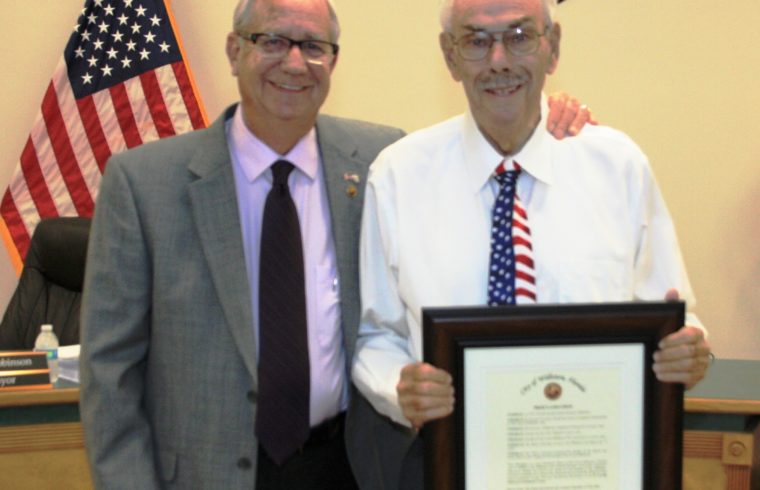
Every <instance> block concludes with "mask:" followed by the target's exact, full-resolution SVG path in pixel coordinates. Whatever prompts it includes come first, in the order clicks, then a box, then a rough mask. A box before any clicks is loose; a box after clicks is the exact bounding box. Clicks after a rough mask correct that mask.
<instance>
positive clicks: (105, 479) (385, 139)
mask: <svg viewBox="0 0 760 490" xmlns="http://www.w3.org/2000/svg"><path fill="white" fill-rule="evenodd" d="M233 110H234V107H231V108H229V109H228V110H227V111H226V113H225V115H224V116H223V117H221V118H219V119H218V120H217V121H216V122H215V123H214V124H213V125H212V126H210V127H209V128H208V129H205V130H201V131H196V132H193V133H189V134H186V135H182V136H178V137H175V138H169V139H166V140H161V141H158V142H155V143H150V144H146V145H143V146H141V147H139V148H136V149H134V150H131V151H128V152H126V153H123V154H120V155H115V156H114V157H113V158H111V160H110V161H109V163H108V167H107V171H106V172H105V175H104V177H103V181H102V184H101V188H100V196H99V199H98V202H97V206H96V212H95V217H94V220H93V225H92V233H91V238H90V245H89V251H88V259H87V269H86V278H85V292H84V299H83V306H82V327H81V328H82V332H81V343H82V353H81V378H82V387H81V390H82V391H81V405H80V406H81V416H82V420H83V423H84V427H85V436H86V443H87V449H88V453H89V458H90V463H91V465H92V469H93V480H94V482H95V485H96V487H98V488H109V489H116V488H125V489H127V488H128V489H134V488H140V489H150V488H196V489H201V488H208V489H221V488H225V489H227V488H254V485H255V481H254V480H255V475H256V451H257V441H256V439H255V437H254V420H255V418H256V398H257V375H256V366H257V362H256V358H255V352H256V346H255V338H254V335H253V328H252V322H253V320H252V313H251V304H250V294H249V284H248V278H247V276H246V272H245V266H244V264H245V257H244V251H243V240H242V236H241V232H240V222H239V215H238V205H237V198H236V193H235V184H234V177H233V169H232V164H231V161H230V156H229V152H228V148H227V140H226V137H225V128H224V125H225V120H226V119H227V118H228V117H230V116H231V114H232V113H233ZM317 135H318V141H319V147H320V151H321V158H322V162H323V164H324V168H325V175H326V185H327V192H328V200H329V203H330V210H331V215H332V230H333V234H334V241H335V247H336V253H337V261H338V274H339V277H340V281H341V284H342V287H341V308H342V313H343V332H344V338H345V348H346V351H347V359H348V360H350V359H351V356H352V354H353V349H354V343H355V340H356V329H357V326H358V324H359V286H358V239H359V231H358V230H359V224H360V220H361V211H362V200H363V197H364V183H365V182H366V172H367V167H368V165H369V164H370V163H371V162H372V161H373V160H374V158H375V156H376V154H377V153H378V152H379V151H380V150H381V149H382V148H384V147H385V146H386V145H388V144H389V143H391V142H393V141H395V140H396V139H398V138H399V137H400V136H401V135H402V132H401V131H400V130H397V129H392V128H387V127H382V126H377V125H371V124H368V123H362V122H358V121H350V120H345V119H338V118H333V117H328V116H320V118H319V119H318V122H317ZM344 173H352V174H357V175H358V176H359V177H360V183H359V185H358V186H357V187H358V193H357V194H356V195H355V196H350V195H349V193H348V192H347V185H348V183H347V182H346V180H345V179H344Z"/></svg>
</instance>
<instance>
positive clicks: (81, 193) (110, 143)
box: [0, 60, 205, 259]
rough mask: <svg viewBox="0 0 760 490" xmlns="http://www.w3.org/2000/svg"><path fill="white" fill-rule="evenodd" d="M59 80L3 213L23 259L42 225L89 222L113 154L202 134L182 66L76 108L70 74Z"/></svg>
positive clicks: (4, 202) (1, 207)
mask: <svg viewBox="0 0 760 490" xmlns="http://www.w3.org/2000/svg"><path fill="white" fill-rule="evenodd" d="M61 63H62V64H64V63H65V62H63V60H62V62H61ZM58 73H59V76H57V77H55V79H54V80H53V81H52V82H51V83H50V85H49V86H48V89H47V91H46V92H45V96H44V98H43V102H42V106H41V109H40V112H39V114H38V117H37V121H36V122H35V124H34V126H33V129H32V130H31V132H30V136H29V138H28V140H27V144H26V146H25V147H24V150H23V152H22V154H21V158H20V160H19V162H18V166H17V171H16V173H15V174H14V176H13V178H12V180H11V183H10V185H9V187H8V190H7V191H6V193H5V195H4V196H3V199H2V205H0V212H1V213H2V216H3V220H4V221H5V224H6V226H7V228H8V231H9V233H10V236H11V238H12V240H13V243H14V245H15V247H16V249H17V250H18V254H19V256H20V257H21V258H22V259H23V257H25V255H26V251H27V249H28V247H29V242H30V237H31V234H32V232H33V230H34V227H35V226H36V224H37V223H38V222H39V220H40V219H41V218H44V217H54V216H64V215H79V216H91V215H92V212H93V209H94V201H95V199H96V198H97V189H98V186H99V183H100V177H101V174H102V172H103V170H104V169H105V164H106V161H107V160H108V157H109V156H111V154H113V153H116V152H119V151H123V150H125V149H127V148H132V147H135V146H139V145H140V144H142V143H144V142H148V141H153V140H156V139H159V138H163V137H166V136H172V135H175V134H179V133H184V132H187V131H189V130H192V129H199V128H202V127H204V126H205V122H204V119H203V116H202V111H201V108H200V104H199V103H198V101H197V99H196V98H195V96H194V95H193V93H192V92H191V93H190V94H187V93H186V90H191V83H190V79H189V76H188V73H187V70H186V68H185V66H184V63H183V62H176V63H173V64H171V65H166V66H163V67H160V68H158V69H156V70H155V71H150V72H146V73H144V74H142V75H140V76H138V77H135V78H133V79H130V80H127V81H125V82H123V83H119V84H117V85H114V86H113V87H111V88H110V89H108V90H105V91H101V92H96V93H95V94H92V95H88V96H86V97H84V98H82V99H79V100H75V99H74V94H73V92H72V89H71V86H70V84H69V82H68V78H67V77H66V76H65V75H66V72H65V69H64V70H58ZM183 87H184V88H183ZM188 104H189V106H188ZM64 114H67V117H64ZM74 116H76V117H74ZM114 116H115V117H114Z"/></svg>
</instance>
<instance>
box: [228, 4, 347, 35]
mask: <svg viewBox="0 0 760 490" xmlns="http://www.w3.org/2000/svg"><path fill="white" fill-rule="evenodd" d="M256 1H257V0H240V1H239V2H238V4H237V7H235V13H234V15H233V16H232V27H233V29H235V30H236V31H238V30H241V29H243V27H245V25H246V24H248V22H250V21H251V16H252V12H253V7H254V6H255V5H256ZM325 1H326V2H327V9H328V10H329V11H330V36H331V37H332V39H331V41H332V42H334V43H337V42H338V38H339V37H340V22H338V14H336V13H335V6H334V5H333V1H332V0H325Z"/></svg>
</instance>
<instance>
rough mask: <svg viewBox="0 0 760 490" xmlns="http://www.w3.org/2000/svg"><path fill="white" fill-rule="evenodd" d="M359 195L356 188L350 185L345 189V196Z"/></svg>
mask: <svg viewBox="0 0 760 490" xmlns="http://www.w3.org/2000/svg"><path fill="white" fill-rule="evenodd" d="M358 193H359V190H358V189H357V188H356V186H355V185H353V184H351V185H349V186H348V187H346V194H347V195H348V197H356V195H357V194H358Z"/></svg>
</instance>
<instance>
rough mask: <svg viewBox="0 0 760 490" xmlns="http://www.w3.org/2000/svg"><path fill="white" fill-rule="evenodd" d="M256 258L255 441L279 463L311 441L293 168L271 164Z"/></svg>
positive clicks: (304, 314)
mask: <svg viewBox="0 0 760 490" xmlns="http://www.w3.org/2000/svg"><path fill="white" fill-rule="evenodd" d="M271 168H272V176H273V180H274V182H273V184H272V189H271V190H270V191H269V194H268V195H267V199H266V204H265V205H264V219H263V223H262V226H261V252H260V257H259V260H260V262H259V265H260V271H259V342H260V344H259V345H260V347H259V370H258V372H259V397H258V402H257V403H258V405H257V414H256V437H258V439H259V442H260V443H261V445H262V446H263V447H264V449H265V450H266V452H267V454H269V457H270V458H272V460H273V461H274V462H275V463H277V464H282V462H284V461H285V460H286V459H288V457H289V456H291V455H292V454H293V453H295V452H296V450H298V449H299V448H301V447H302V446H303V445H304V443H305V442H306V440H307V439H308V437H309V430H310V427H309V349H308V343H307V338H306V290H305V285H304V265H303V248H302V244H301V228H300V226H299V223H298V212H297V211H296V207H295V204H294V203H293V199H292V198H291V196H290V190H289V188H288V175H289V174H290V172H291V171H292V170H293V164H291V163H290V162H286V161H284V160H278V161H277V162H275V163H274V164H273V165H272V167H271Z"/></svg>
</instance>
